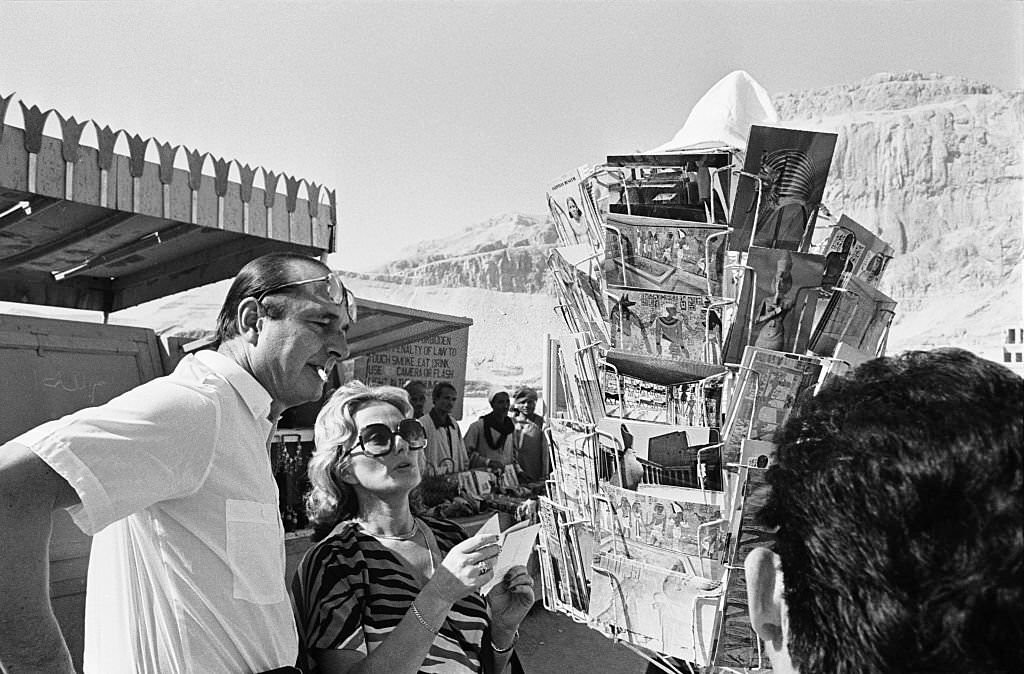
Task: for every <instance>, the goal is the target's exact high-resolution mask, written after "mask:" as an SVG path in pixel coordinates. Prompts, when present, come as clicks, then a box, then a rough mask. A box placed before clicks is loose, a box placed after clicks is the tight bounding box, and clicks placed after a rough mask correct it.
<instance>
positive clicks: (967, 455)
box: [746, 349, 1024, 674]
mask: <svg viewBox="0 0 1024 674" xmlns="http://www.w3.org/2000/svg"><path fill="white" fill-rule="evenodd" d="M776 440H777V442H778V445H779V447H778V463H777V465H776V466H774V467H773V468H771V469H769V471H768V475H767V479H768V482H769V484H770V485H771V496H770V498H769V500H768V502H767V504H766V506H765V508H764V509H763V510H762V512H761V518H762V520H763V522H764V523H765V524H766V525H769V526H772V527H778V534H777V538H776V544H775V547H774V550H773V551H769V550H767V549H765V548H758V549H755V550H754V551H753V552H751V553H750V555H749V556H748V557H747V560H746V572H747V583H748V595H749V598H750V615H751V622H752V623H753V625H754V629H755V630H756V631H757V632H758V634H759V636H760V637H761V638H762V639H763V640H764V641H765V643H766V645H767V649H768V653H769V657H770V659H771V660H772V664H773V669H774V670H775V671H776V672H790V671H800V672H803V673H804V674H809V673H811V672H847V673H851V674H852V673H854V672H856V673H858V674H860V673H865V672H894V673H895V672H957V673H958V674H967V673H969V672H979V673H980V672H985V673H989V672H1005V671H1019V670H1018V669H1017V668H1018V667H1019V666H1020V665H1021V663H1022V662H1024V638H1022V637H1024V593H1022V587H1021V586H1022V577H1024V573H1022V572H1024V569H1022V557H1024V536H1022V522H1024V514H1022V507H1021V486H1022V485H1021V456H1022V447H1024V380H1022V379H1021V378H1020V377H1017V376H1016V375H1014V374H1013V373H1012V372H1010V371H1009V370H1008V369H1006V368H1004V367H1002V366H1000V365H998V364H996V363H994V362H990V361H987V360H983V359H981V358H978V357H976V356H974V355H972V354H970V353H968V352H966V351H962V350H959V349H941V350H936V351H932V352H911V353H906V354H904V355H902V356H899V357H895V358H880V359H877V360H873V361H870V362H868V363H865V364H864V365H863V366H861V367H860V368H858V369H857V370H856V371H855V372H854V373H853V374H852V375H850V376H848V377H846V378H844V379H842V380H839V381H837V382H836V383H835V384H833V385H832V386H830V387H828V388H826V389H825V390H823V391H822V392H821V393H820V394H819V395H818V396H816V397H814V398H813V399H810V400H808V401H807V402H806V403H805V404H804V405H803V406H802V407H801V408H800V409H798V410H796V411H795V412H794V414H793V416H792V417H791V419H790V421H789V422H788V423H787V424H786V426H785V427H784V428H783V429H782V432H781V433H780V434H779V436H778V437H777V438H776ZM783 577H784V578H785V581H784V583H783Z"/></svg>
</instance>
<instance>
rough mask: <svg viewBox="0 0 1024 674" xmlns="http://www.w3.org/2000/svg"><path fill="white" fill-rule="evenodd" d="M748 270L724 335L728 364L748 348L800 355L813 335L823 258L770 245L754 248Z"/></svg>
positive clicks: (735, 361)
mask: <svg viewBox="0 0 1024 674" xmlns="http://www.w3.org/2000/svg"><path fill="white" fill-rule="evenodd" d="M747 266H748V267H750V270H748V271H747V273H746V274H745V275H744V279H743V286H742V289H741V291H740V296H739V300H738V301H737V303H736V312H735V317H734V319H733V324H732V328H731V329H730V331H729V335H728V337H727V338H726V342H725V347H724V355H723V358H724V359H725V362H726V363H737V362H739V358H740V356H741V355H742V354H743V349H744V348H745V347H746V346H748V345H751V346H756V347H758V348H763V349H770V350H772V351H788V352H793V353H803V352H804V351H806V350H807V342H808V340H809V339H810V336H811V328H812V324H813V322H814V316H815V307H816V306H817V303H818V290H819V288H820V286H821V276H822V270H823V268H824V258H823V257H822V256H820V255H812V254H810V253H794V252H792V251H788V250H777V249H774V248H759V247H752V248H751V249H750V252H749V254H748V255H747Z"/></svg>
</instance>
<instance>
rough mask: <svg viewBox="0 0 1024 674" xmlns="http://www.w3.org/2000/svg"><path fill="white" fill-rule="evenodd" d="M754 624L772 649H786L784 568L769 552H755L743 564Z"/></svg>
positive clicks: (755, 550)
mask: <svg viewBox="0 0 1024 674" xmlns="http://www.w3.org/2000/svg"><path fill="white" fill-rule="evenodd" d="M743 570H744V572H745V574H746V579H747V607H748V610H749V613H750V624H751V626H752V627H753V628H754V631H755V632H757V636H759V637H760V638H761V640H762V641H764V642H765V643H766V644H768V645H769V647H770V648H772V649H774V650H778V649H779V648H781V647H782V642H783V636H784V635H783V627H782V613H783V606H782V602H783V601H784V600H783V598H782V568H781V566H780V565H779V556H778V555H776V554H775V553H774V552H772V551H771V550H769V549H768V548H754V549H753V550H751V551H750V554H748V555H747V559H746V560H745V561H744V563H743Z"/></svg>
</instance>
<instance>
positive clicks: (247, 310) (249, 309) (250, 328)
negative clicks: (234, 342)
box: [235, 297, 260, 344]
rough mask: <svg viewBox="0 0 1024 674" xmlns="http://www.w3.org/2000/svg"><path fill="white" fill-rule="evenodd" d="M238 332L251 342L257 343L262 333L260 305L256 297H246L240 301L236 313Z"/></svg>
mask: <svg viewBox="0 0 1024 674" xmlns="http://www.w3.org/2000/svg"><path fill="white" fill-rule="evenodd" d="M235 320H236V322H237V324H238V334H240V335H242V336H243V337H244V338H245V341H247V342H249V343H250V344H256V342H257V341H258V339H259V333H260V305H259V302H257V301H256V298H255V297H246V298H245V299H243V300H242V301H241V302H239V303H238V309H237V310H236V313H235Z"/></svg>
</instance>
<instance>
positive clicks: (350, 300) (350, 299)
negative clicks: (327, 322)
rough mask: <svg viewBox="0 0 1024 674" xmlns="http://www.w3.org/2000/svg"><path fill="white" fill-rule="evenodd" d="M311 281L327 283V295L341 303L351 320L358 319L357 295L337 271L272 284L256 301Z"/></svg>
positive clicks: (335, 301) (333, 300) (261, 300)
mask: <svg viewBox="0 0 1024 674" xmlns="http://www.w3.org/2000/svg"><path fill="white" fill-rule="evenodd" d="M309 283H327V296H328V297H330V298H331V301H332V302H334V303H335V304H340V305H341V306H342V307H343V308H344V309H345V311H346V313H347V314H348V319H349V320H350V321H355V320H356V311H357V307H356V296H355V295H353V294H352V291H351V290H349V289H348V288H346V287H345V284H344V283H343V282H342V280H341V274H340V273H339V272H336V271H332V272H331V273H330V274H327V275H326V276H318V277H317V278H311V279H306V280H304V281H289V282H288V283H282V284H280V285H276V286H271V287H270V288H267V289H266V290H264V291H263V292H261V293H260V294H259V295H258V296H257V297H256V301H257V302H260V303H262V302H263V298H264V297H266V296H267V295H270V294H271V293H276V292H279V291H281V290H284V289H285V288H295V287H297V286H303V285H306V284H309Z"/></svg>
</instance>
